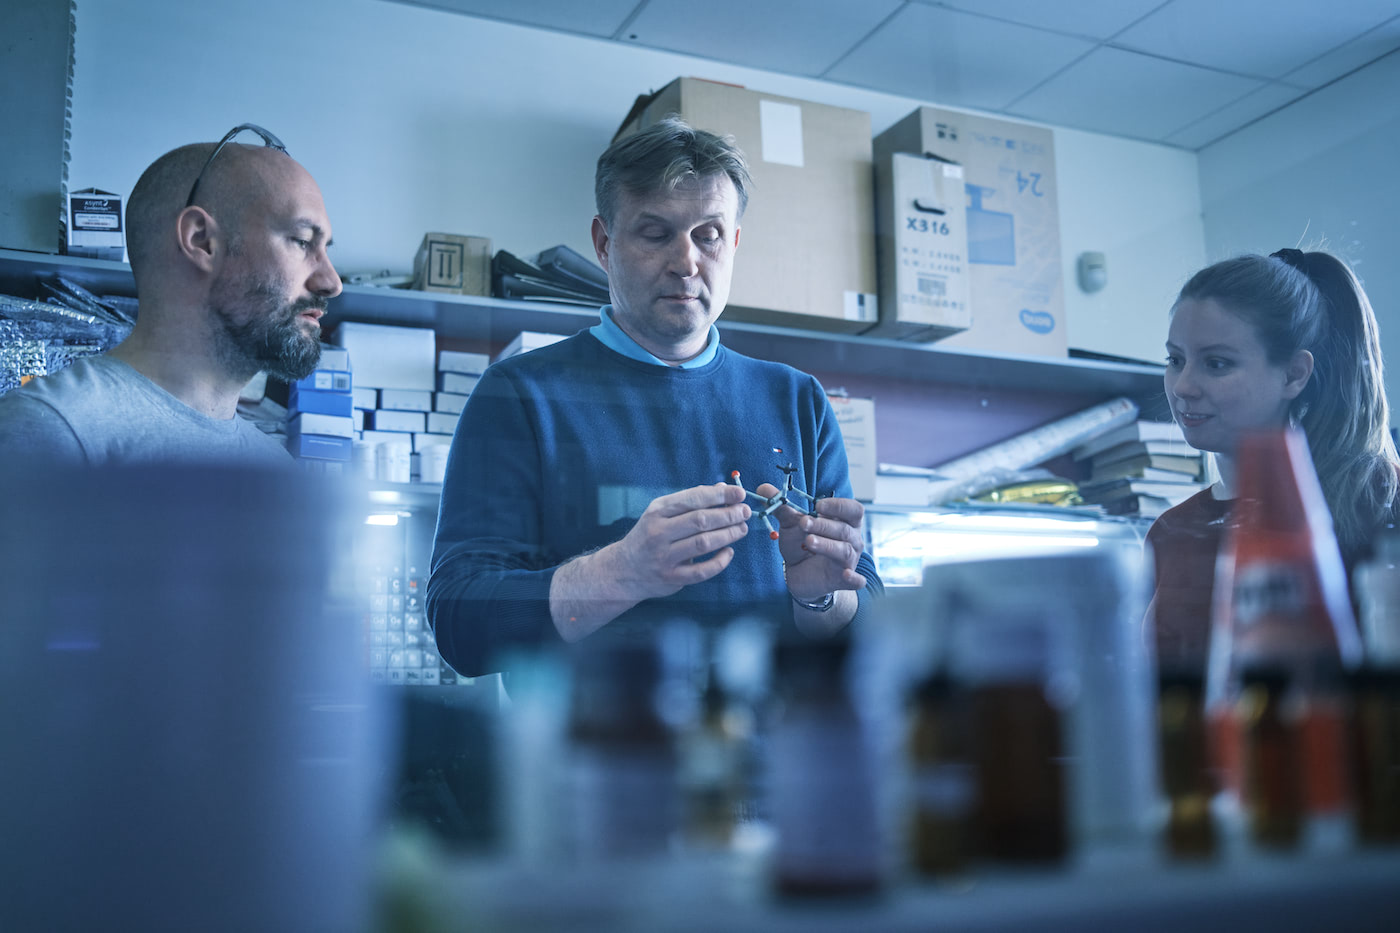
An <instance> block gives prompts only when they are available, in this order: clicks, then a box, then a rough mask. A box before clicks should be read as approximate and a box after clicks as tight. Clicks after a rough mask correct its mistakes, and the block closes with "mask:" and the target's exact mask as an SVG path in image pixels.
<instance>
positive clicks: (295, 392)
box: [287, 382, 355, 418]
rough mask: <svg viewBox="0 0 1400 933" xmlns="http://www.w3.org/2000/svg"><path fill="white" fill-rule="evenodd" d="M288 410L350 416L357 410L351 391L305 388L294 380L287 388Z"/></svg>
mask: <svg viewBox="0 0 1400 933" xmlns="http://www.w3.org/2000/svg"><path fill="white" fill-rule="evenodd" d="M287 410H288V411H289V412H308V411H309V412H312V413H314V414H318V415H338V416H341V417H344V418H349V417H350V413H351V412H353V411H354V410H355V401H354V398H353V397H352V396H351V395H350V393H349V392H321V391H319V390H317V389H303V388H302V387H301V385H300V384H298V383H295V382H294V383H292V385H291V387H290V388H289V389H288V390H287Z"/></svg>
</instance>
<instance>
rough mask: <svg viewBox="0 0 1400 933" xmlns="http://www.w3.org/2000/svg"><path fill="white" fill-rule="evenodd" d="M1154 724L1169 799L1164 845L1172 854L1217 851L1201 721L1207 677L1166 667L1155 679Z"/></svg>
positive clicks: (1187, 855)
mask: <svg viewBox="0 0 1400 933" xmlns="http://www.w3.org/2000/svg"><path fill="white" fill-rule="evenodd" d="M1158 684H1159V690H1158V699H1157V724H1158V737H1159V739H1160V742H1161V760H1162V789H1163V791H1164V792H1165V793H1166V795H1167V799H1168V801H1169V802H1170V806H1171V810H1170V814H1169V816H1168V818H1167V833H1166V840H1165V841H1166V847H1167V852H1168V853H1169V854H1170V855H1171V856H1172V857H1173V858H1208V857H1210V856H1212V855H1214V854H1215V851H1216V833H1215V819H1214V817H1213V816H1212V814H1211V798H1212V797H1213V796H1214V795H1215V781H1214V779H1213V777H1212V774H1211V771H1210V766H1209V755H1208V750H1207V743H1206V723H1205V678H1204V677H1203V676H1202V675H1201V674H1199V673H1185V672H1164V673H1163V674H1162V676H1161V677H1160V678H1159V681H1158Z"/></svg>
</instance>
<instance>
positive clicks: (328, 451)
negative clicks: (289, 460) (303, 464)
mask: <svg viewBox="0 0 1400 933" xmlns="http://www.w3.org/2000/svg"><path fill="white" fill-rule="evenodd" d="M347 420H348V419H347ZM350 448H351V442H350V438H348V437H329V436H326V435H322V434H294V435H292V436H290V437H288V438H287V450H288V451H289V452H290V453H291V455H292V456H293V457H296V458H297V459H298V460H300V459H302V458H303V457H309V458H311V459H313V460H349V459H350Z"/></svg>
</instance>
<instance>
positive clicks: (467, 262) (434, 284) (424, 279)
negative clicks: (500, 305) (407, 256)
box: [413, 233, 491, 295]
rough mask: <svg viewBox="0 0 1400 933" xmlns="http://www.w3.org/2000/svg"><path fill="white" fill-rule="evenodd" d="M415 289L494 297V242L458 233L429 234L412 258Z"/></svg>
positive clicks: (424, 237)
mask: <svg viewBox="0 0 1400 933" xmlns="http://www.w3.org/2000/svg"><path fill="white" fill-rule="evenodd" d="M413 287H414V288H416V289H418V290H419V291H424V292H448V293H450V294H454V295H490V294H491V241H490V240H489V239H488V238H486V237H479V236H463V235H461V234H457V233H426V234H424V235H423V242H422V243H421V244H420V245H419V246H418V254H417V255H416V256H415V257H414V258H413Z"/></svg>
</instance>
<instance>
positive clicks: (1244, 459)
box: [1206, 429, 1361, 845]
mask: <svg viewBox="0 0 1400 933" xmlns="http://www.w3.org/2000/svg"><path fill="white" fill-rule="evenodd" d="M1238 470H1239V478H1238V484H1239V499H1238V502H1237V505H1236V507H1235V510H1234V516H1233V520H1232V524H1231V525H1230V526H1228V527H1227V530H1226V533H1225V538H1224V543H1223V546H1222V547H1221V550H1220V556H1219V560H1218V562H1217V564H1216V572H1215V596H1214V606H1213V607H1212V633H1211V648H1210V666H1209V672H1208V675H1207V685H1206V703H1207V715H1208V716H1210V717H1211V719H1212V722H1213V724H1214V725H1215V727H1216V729H1217V741H1218V742H1219V746H1218V747H1219V753H1220V759H1221V760H1220V763H1221V766H1222V767H1223V769H1224V771H1225V779H1226V786H1227V788H1241V787H1243V790H1244V791H1245V793H1244V796H1243V799H1242V803H1243V804H1244V805H1245V807H1246V808H1247V809H1248V810H1249V811H1250V813H1251V814H1252V816H1253V817H1254V825H1255V829H1256V841H1257V842H1260V843H1262V844H1267V845H1280V844H1284V842H1286V840H1287V839H1288V838H1290V836H1289V832H1288V831H1284V830H1276V827H1277V826H1279V825H1280V824H1279V819H1278V814H1277V812H1276V811H1277V810H1278V807H1279V803H1278V801H1279V800H1281V799H1283V797H1286V796H1287V794H1286V793H1284V791H1282V790H1280V789H1279V788H1280V786H1281V785H1282V783H1284V782H1292V781H1301V784H1300V785H1299V786H1300V787H1301V795H1302V796H1301V798H1300V804H1301V806H1302V807H1303V809H1304V810H1305V811H1306V812H1305V817H1306V819H1307V820H1308V821H1309V822H1311V823H1313V824H1314V829H1315V830H1319V831H1322V832H1323V833H1324V834H1327V829H1326V827H1325V826H1324V825H1323V824H1324V823H1326V824H1331V825H1334V826H1338V827H1340V825H1341V823H1342V820H1341V819H1339V818H1340V817H1344V816H1345V814H1346V812H1347V811H1348V809H1349V808H1350V804H1351V801H1350V797H1351V794H1350V792H1349V783H1350V776H1349V775H1348V773H1347V757H1348V756H1347V752H1346V747H1345V746H1346V735H1345V732H1346V728H1345V724H1346V718H1347V712H1346V705H1345V702H1346V688H1345V683H1344V676H1345V673H1346V671H1348V670H1353V669H1355V668H1356V667H1357V666H1358V665H1359V663H1360V661H1361V639H1360V635H1359V633H1358V631H1357V627H1356V619H1355V617H1354V616H1353V614H1352V608H1351V601H1350V599H1349V598H1348V593H1347V580H1346V571H1345V569H1344V567H1343V565H1342V555H1341V551H1340V550H1339V548H1338V546H1337V538H1336V535H1335V534H1334V533H1333V530H1332V518H1331V513H1330V512H1329V511H1328V508H1327V502H1326V500H1325V499H1324V498H1323V495H1322V487H1321V486H1320V485H1319V483H1318V479H1317V473H1316V471H1315V470H1314V469H1313V464H1312V458H1311V457H1310V456H1309V454H1308V446H1307V441H1306V439H1305V438H1304V436H1303V434H1302V432H1301V431H1298V430H1295V429H1288V430H1284V431H1271V432H1266V433H1259V434H1252V435H1247V436H1245V437H1244V438H1242V439H1241V441H1240V447H1239V452H1238ZM1246 679H1252V680H1254V681H1255V682H1256V683H1255V686H1256V689H1254V690H1253V691H1251V690H1247V689H1245V682H1246ZM1262 688H1267V701H1266V702H1261V701H1260V697H1261V696H1262V695H1263V694H1261V692H1260V689H1262ZM1261 714H1262V715H1263V716H1264V718H1263V719H1260V715H1261ZM1261 724H1263V725H1266V726H1267V729H1265V730H1264V731H1263V732H1261V731H1260V729H1259V728H1256V727H1260V728H1262V727H1263V726H1262V725H1261ZM1280 730H1282V731H1280ZM1285 733H1286V734H1285ZM1265 735H1267V736H1269V738H1268V739H1267V745H1266V747H1260V746H1259V745H1258V740H1261V738H1262V737H1263V736H1265ZM1295 750H1296V751H1295ZM1265 752H1267V755H1265V757H1260V756H1261V755H1264V754H1265ZM1250 762H1253V763H1255V764H1256V765H1259V766H1260V767H1261V768H1263V771H1258V770H1256V771H1255V773H1254V774H1253V775H1252V776H1251V774H1250V773H1248V769H1247V768H1246V769H1243V771H1242V768H1241V764H1242V763H1243V764H1249V763H1250ZM1280 770H1282V771H1286V772H1291V773H1279V772H1280ZM1266 772H1267V773H1266ZM1242 779H1243V780H1242ZM1261 781H1263V782H1265V783H1261ZM1266 790H1267V791H1268V793H1265V791H1266ZM1276 791H1277V793H1275V792H1276ZM1280 795H1282V796H1280ZM1304 831H1306V830H1304ZM1296 835H1297V834H1294V837H1296Z"/></svg>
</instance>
